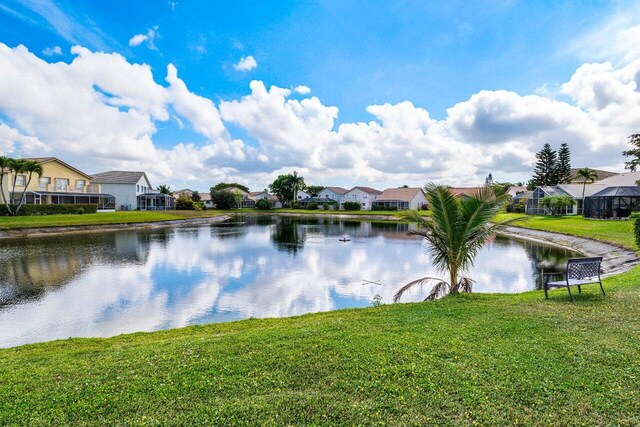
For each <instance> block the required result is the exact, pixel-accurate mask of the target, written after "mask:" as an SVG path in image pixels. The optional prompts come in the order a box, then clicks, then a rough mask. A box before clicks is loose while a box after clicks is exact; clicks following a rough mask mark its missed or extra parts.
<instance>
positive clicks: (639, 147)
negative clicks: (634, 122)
mask: <svg viewBox="0 0 640 427" xmlns="http://www.w3.org/2000/svg"><path fill="white" fill-rule="evenodd" d="M629 144H631V145H632V146H633V147H634V148H632V149H631V150H627V151H623V152H622V155H623V156H626V157H633V158H632V159H631V160H629V161H628V162H625V163H624V168H625V169H629V170H630V171H631V172H635V171H636V169H638V166H640V134H638V133H636V134H633V135H629Z"/></svg>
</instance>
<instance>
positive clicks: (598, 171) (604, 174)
mask: <svg viewBox="0 0 640 427" xmlns="http://www.w3.org/2000/svg"><path fill="white" fill-rule="evenodd" d="M579 170H580V169H579V168H571V182H572V183H576V182H584V178H578V177H577V174H578V171H579ZM594 171H596V175H597V176H598V177H597V178H596V181H601V180H603V179H606V178H609V177H612V176H616V175H618V172H611V171H605V170H602V169H594Z"/></svg>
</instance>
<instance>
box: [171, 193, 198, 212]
mask: <svg viewBox="0 0 640 427" xmlns="http://www.w3.org/2000/svg"><path fill="white" fill-rule="evenodd" d="M175 207H176V210H178V211H195V210H196V204H195V202H194V201H193V200H191V199H190V198H188V197H187V196H184V195H183V196H180V197H178V198H177V199H176V203H175Z"/></svg>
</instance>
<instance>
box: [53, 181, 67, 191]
mask: <svg viewBox="0 0 640 427" xmlns="http://www.w3.org/2000/svg"><path fill="white" fill-rule="evenodd" d="M68 189H69V180H68V179H67V178H56V190H58V191H67V190H68Z"/></svg>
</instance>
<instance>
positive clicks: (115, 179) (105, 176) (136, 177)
mask: <svg viewBox="0 0 640 427" xmlns="http://www.w3.org/2000/svg"><path fill="white" fill-rule="evenodd" d="M143 176H144V177H145V179H146V181H147V184H149V187H151V184H150V183H149V179H147V177H146V174H145V173H144V172H134V171H108V172H100V173H95V174H93V175H91V177H92V178H93V181H94V182H96V183H98V184H136V183H137V182H138V181H140V178H142V177H143Z"/></svg>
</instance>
